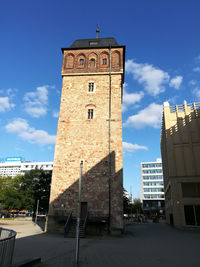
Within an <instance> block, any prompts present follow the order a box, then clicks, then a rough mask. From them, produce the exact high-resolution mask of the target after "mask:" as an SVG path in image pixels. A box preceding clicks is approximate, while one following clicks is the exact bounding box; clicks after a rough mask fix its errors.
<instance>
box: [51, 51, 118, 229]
mask: <svg viewBox="0 0 200 267" xmlns="http://www.w3.org/2000/svg"><path fill="white" fill-rule="evenodd" d="M97 54H98V53H97ZM70 60H71V59H70ZM63 66H64V65H63ZM120 70H121V67H120ZM122 74H123V73H118V72H116V73H114V71H112V75H111V81H112V82H111V88H112V94H111V114H112V115H111V160H112V179H111V228H113V229H115V228H116V229H123V197H122V189H123V181H122V180H123V178H122V169H123V162H122V120H121V102H122V99H121V97H122V96H121V90H122ZM89 82H94V85H95V88H94V92H89V91H88V84H89ZM88 108H92V109H93V110H94V118H93V119H88ZM108 118H109V73H108V72H107V73H102V74H101V75H99V73H98V74H92V75H91V74H87V73H85V74H84V75H80V74H78V75H63V88H62V96H61V105H60V116H59V121H58V129H57V138H56V148H55V155H54V169H53V174H52V185H51V195H50V207H49V219H48V224H47V230H48V231H57V230H58V229H56V226H55V222H53V221H52V220H53V217H55V216H56V214H58V213H59V212H61V211H62V214H64V215H66V216H67V215H68V214H69V213H70V212H71V211H72V212H73V215H74V216H76V213H77V199H78V181H79V177H80V161H81V160H83V177H82V198H81V201H82V202H87V203H88V210H89V216H90V217H106V216H108V214H109V180H108V177H109V175H108V168H109V150H108V147H109V138H108V137H109V121H108Z"/></svg>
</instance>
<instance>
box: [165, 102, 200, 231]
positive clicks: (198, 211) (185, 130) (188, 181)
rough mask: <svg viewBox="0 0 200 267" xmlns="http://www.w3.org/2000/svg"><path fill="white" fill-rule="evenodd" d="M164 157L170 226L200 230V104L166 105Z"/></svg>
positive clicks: (167, 213)
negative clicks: (197, 228)
mask: <svg viewBox="0 0 200 267" xmlns="http://www.w3.org/2000/svg"><path fill="white" fill-rule="evenodd" d="M161 153H162V162H163V175H164V188H165V210H166V218H167V222H168V223H170V224H173V225H174V226H176V227H184V226H189V227H191V226H194V227H199V226H200V103H192V104H187V103H186V101H184V104H183V105H176V106H169V103H168V102H165V103H164V112H163V122H162V134H161Z"/></svg>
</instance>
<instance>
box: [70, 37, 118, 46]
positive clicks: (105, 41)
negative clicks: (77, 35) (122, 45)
mask: <svg viewBox="0 0 200 267" xmlns="http://www.w3.org/2000/svg"><path fill="white" fill-rule="evenodd" d="M109 46H112V47H113V46H119V44H118V43H117V41H116V40H115V38H112V37H111V38H98V39H97V38H95V39H80V40H76V41H74V42H73V44H72V45H71V46H70V47H69V48H89V47H109Z"/></svg>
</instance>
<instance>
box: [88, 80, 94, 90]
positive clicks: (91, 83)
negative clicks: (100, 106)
mask: <svg viewBox="0 0 200 267" xmlns="http://www.w3.org/2000/svg"><path fill="white" fill-rule="evenodd" d="M88 91H89V92H93V91H94V83H93V82H90V83H89V84H88Z"/></svg>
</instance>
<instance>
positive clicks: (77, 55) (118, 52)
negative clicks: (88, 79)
mask: <svg viewBox="0 0 200 267" xmlns="http://www.w3.org/2000/svg"><path fill="white" fill-rule="evenodd" d="M123 55H124V47H117V48H111V72H121V73H123V72H124V58H123V57H124V56H123ZM109 61H110V59H109V48H91V49H78V50H77V49H67V50H64V51H63V65H62V75H70V74H76V73H77V74H88V73H103V72H104V73H105V72H109V64H110V62H109ZM105 62H106V64H105ZM103 63H104V64H103Z"/></svg>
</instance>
